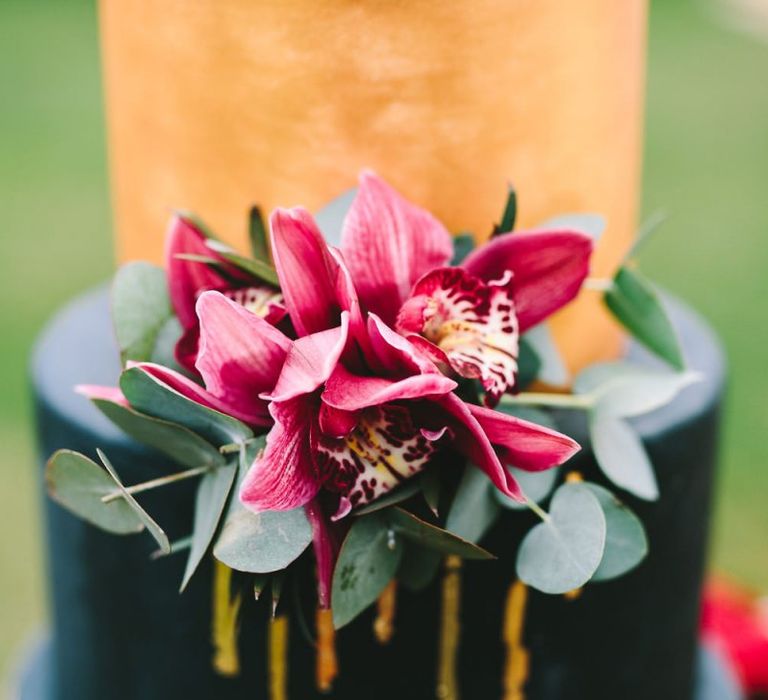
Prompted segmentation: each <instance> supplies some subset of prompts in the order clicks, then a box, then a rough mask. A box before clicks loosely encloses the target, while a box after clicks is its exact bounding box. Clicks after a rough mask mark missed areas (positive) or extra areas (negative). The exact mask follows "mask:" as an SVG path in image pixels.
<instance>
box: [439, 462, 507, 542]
mask: <svg viewBox="0 0 768 700" xmlns="http://www.w3.org/2000/svg"><path fill="white" fill-rule="evenodd" d="M493 491H495V488H494V486H493V484H492V483H491V482H490V480H489V479H488V477H487V476H486V475H485V474H484V473H483V472H481V471H480V470H479V469H478V468H477V467H475V466H473V465H471V464H468V465H467V466H466V467H465V468H464V474H463V476H462V478H461V481H460V482H459V487H458V489H457V490H456V495H455V496H454V498H453V503H451V509H450V510H449V511H448V517H447V519H446V521H445V529H446V530H448V531H450V532H452V533H453V534H455V535H457V536H458V537H461V538H463V539H465V540H468V541H469V542H479V541H480V539H481V538H482V537H483V535H484V534H485V533H486V532H487V531H488V529H489V528H490V527H491V525H493V523H494V522H495V521H496V518H498V517H499V515H500V513H501V508H500V507H499V503H498V501H497V500H496V498H495V497H494V495H493Z"/></svg>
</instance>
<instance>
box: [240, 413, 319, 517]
mask: <svg viewBox="0 0 768 700" xmlns="http://www.w3.org/2000/svg"><path fill="white" fill-rule="evenodd" d="M269 412H270V413H271V414H272V417H273V418H274V420H275V424H274V426H273V427H272V430H270V431H269V433H267V446H266V448H265V449H264V452H263V453H262V454H261V455H260V456H258V457H256V460H255V461H254V463H253V465H252V466H251V468H250V469H249V470H248V473H247V474H246V475H245V478H244V479H243V483H242V486H241V487H240V500H241V502H242V503H243V504H244V505H245V506H246V507H248V508H250V509H251V510H253V511H255V512H257V513H258V512H260V511H263V510H290V509H292V508H298V507H299V506H303V505H306V504H307V503H309V501H311V500H312V499H313V498H314V497H315V495H316V494H317V492H318V491H319V490H320V482H319V481H318V479H317V476H316V474H315V467H314V464H313V462H312V453H311V450H310V446H309V431H310V424H311V421H312V407H311V405H310V404H309V403H308V402H307V401H305V400H304V399H303V398H299V399H293V400H291V401H285V402H283V403H272V404H270V407H269Z"/></svg>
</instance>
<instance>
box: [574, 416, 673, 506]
mask: <svg viewBox="0 0 768 700" xmlns="http://www.w3.org/2000/svg"><path fill="white" fill-rule="evenodd" d="M589 434H590V438H591V441H592V450H593V451H594V453H595V459H596V460H597V463H598V465H599V466H600V469H602V470H603V473H604V474H605V475H606V476H607V477H608V478H609V479H610V480H611V481H612V482H613V483H614V484H616V486H620V487H621V488H623V489H625V490H627V491H629V492H630V493H631V494H633V495H635V496H637V497H638V498H642V499H644V500H646V501H655V500H656V499H657V498H658V497H659V487H658V485H657V483H656V475H655V474H654V472H653V466H652V465H651V461H650V460H649V459H648V454H647V453H646V451H645V447H644V446H643V443H642V441H641V440H640V437H639V436H638V435H637V433H636V432H635V431H634V429H633V428H632V427H631V426H630V425H629V424H628V423H627V422H626V421H625V420H623V419H622V418H619V417H617V416H615V415H613V414H612V413H609V412H607V411H604V410H600V409H598V410H595V411H592V412H591V413H590V416H589Z"/></svg>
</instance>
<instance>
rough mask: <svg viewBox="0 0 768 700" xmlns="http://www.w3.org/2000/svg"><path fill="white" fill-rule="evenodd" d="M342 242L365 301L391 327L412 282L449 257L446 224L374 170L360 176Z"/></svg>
mask: <svg viewBox="0 0 768 700" xmlns="http://www.w3.org/2000/svg"><path fill="white" fill-rule="evenodd" d="M341 241H342V243H341V249H342V251H343V252H344V258H345V260H346V261H347V264H348V265H349V269H350V272H351V273H352V279H353V280H354V282H355V286H356V287H357V290H358V292H359V294H360V299H361V301H362V303H363V305H364V306H365V308H366V309H367V310H368V311H372V312H374V313H376V314H378V315H379V316H381V318H383V319H384V321H385V322H386V323H388V324H390V325H393V324H394V322H395V319H396V317H397V312H398V309H399V308H400V305H401V304H402V303H403V301H405V299H406V298H407V297H408V293H409V292H410V290H411V287H412V286H413V284H414V282H416V280H417V279H419V277H421V276H422V275H423V274H424V273H426V272H428V271H429V270H431V269H432V268H435V267H441V266H442V265H445V264H447V263H448V261H449V260H450V259H451V256H452V255H453V244H452V241H451V237H450V234H449V233H448V231H447V230H446V229H445V227H444V226H443V225H442V224H441V223H440V222H439V221H438V220H437V219H435V217H433V216H432V215H431V214H430V213H429V212H427V211H426V210H424V209H421V208H420V207H417V206H416V205H414V204H411V203H410V202H408V201H407V200H406V199H405V198H403V197H402V196H401V195H400V194H399V193H398V192H396V191H395V190H394V189H393V188H392V187H390V186H389V185H388V184H387V183H385V182H384V181H383V180H382V179H381V178H379V177H377V176H376V175H375V174H374V173H372V172H364V173H363V174H362V175H361V176H360V187H359V189H358V192H357V196H356V197H355V201H354V202H353V203H352V207H351V208H350V210H349V213H348V214H347V218H346V220H345V222H344V230H343V232H342V239H341Z"/></svg>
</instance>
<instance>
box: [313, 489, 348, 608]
mask: <svg viewBox="0 0 768 700" xmlns="http://www.w3.org/2000/svg"><path fill="white" fill-rule="evenodd" d="M339 508H342V505H341V504H339ZM306 513H307V518H308V519H309V522H310V524H311V525H312V545H313V549H314V552H315V562H316V564H317V602H318V604H319V605H320V607H321V608H325V609H328V608H330V607H331V586H332V582H333V570H334V569H335V568H336V561H337V559H338V557H339V550H340V549H341V543H342V541H343V539H344V536H345V535H346V533H347V530H348V525H346V524H345V523H336V522H331V519H329V518H328V517H327V516H326V514H325V512H324V510H323V507H322V505H321V503H320V499H319V498H316V499H314V500H313V501H312V502H311V503H309V504H308V505H307V506H306Z"/></svg>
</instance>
